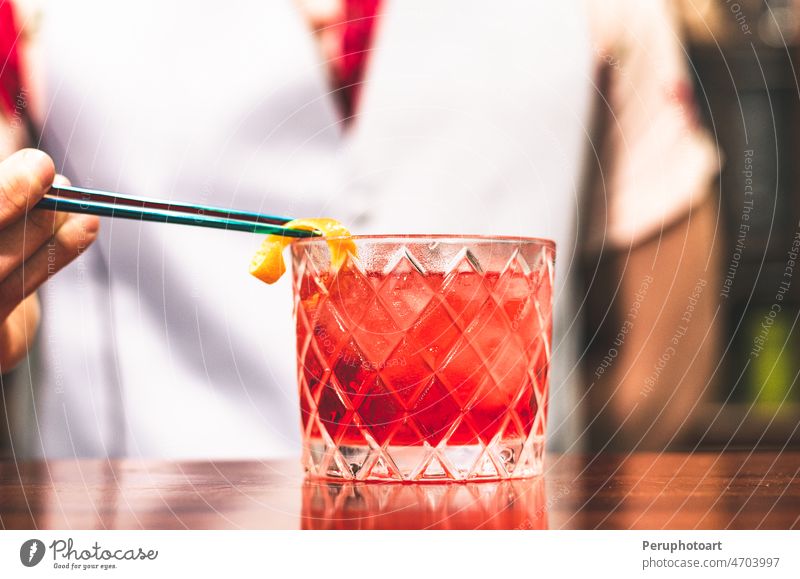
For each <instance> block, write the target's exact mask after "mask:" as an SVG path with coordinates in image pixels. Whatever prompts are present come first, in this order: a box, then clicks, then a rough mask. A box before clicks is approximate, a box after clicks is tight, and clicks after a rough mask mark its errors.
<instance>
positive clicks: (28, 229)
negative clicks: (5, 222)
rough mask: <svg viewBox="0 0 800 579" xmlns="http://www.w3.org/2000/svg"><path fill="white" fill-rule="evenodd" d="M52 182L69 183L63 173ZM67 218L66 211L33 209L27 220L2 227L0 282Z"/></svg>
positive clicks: (53, 233)
mask: <svg viewBox="0 0 800 579" xmlns="http://www.w3.org/2000/svg"><path fill="white" fill-rule="evenodd" d="M53 182H54V183H58V184H65V185H66V184H68V183H69V181H67V179H66V178H64V177H62V176H61V175H57V176H56V178H55V179H54V181H53ZM66 220H67V214H66V213H63V212H60V211H44V210H42V209H34V210H32V211H29V212H28V215H27V217H26V218H25V219H20V220H18V221H15V222H14V223H12V224H11V225H9V226H8V227H6V228H5V229H2V230H0V281H2V280H4V279H5V278H6V276H8V275H9V274H10V273H11V272H12V271H14V270H15V269H17V268H18V267H19V266H20V265H22V263H23V262H24V261H25V260H26V259H28V258H29V257H30V256H31V255H33V253H34V252H35V251H36V250H37V249H39V248H40V247H41V246H42V245H43V244H44V243H45V242H46V241H47V240H49V239H50V238H51V237H53V235H55V233H56V231H58V230H59V228H60V227H61V226H62V225H63V224H64V223H65V222H66Z"/></svg>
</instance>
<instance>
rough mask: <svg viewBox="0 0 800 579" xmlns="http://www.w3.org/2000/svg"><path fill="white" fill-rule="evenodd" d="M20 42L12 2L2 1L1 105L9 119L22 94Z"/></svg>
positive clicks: (0, 36)
mask: <svg viewBox="0 0 800 579" xmlns="http://www.w3.org/2000/svg"><path fill="white" fill-rule="evenodd" d="M18 40H19V30H18V29H17V26H16V24H15V23H14V11H13V9H12V7H11V2H10V1H9V0H0V105H2V109H3V112H5V114H6V115H8V116H9V117H11V116H13V115H14V111H15V108H16V100H17V98H18V97H19V96H20V93H21V92H22V84H21V75H20V65H19V53H18V51H17V42H18Z"/></svg>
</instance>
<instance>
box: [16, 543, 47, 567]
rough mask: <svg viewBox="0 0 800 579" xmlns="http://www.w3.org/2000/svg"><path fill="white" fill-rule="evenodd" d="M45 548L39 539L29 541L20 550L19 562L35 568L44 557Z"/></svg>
mask: <svg viewBox="0 0 800 579" xmlns="http://www.w3.org/2000/svg"><path fill="white" fill-rule="evenodd" d="M44 552H45V547H44V543H42V542H41V541H40V540H39V539H28V540H27V541H25V542H24V543H22V547H20V548H19V560H20V561H22V564H23V565H25V566H26V567H35V566H36V565H38V564H39V563H40V562H41V561H42V558H43V557H44Z"/></svg>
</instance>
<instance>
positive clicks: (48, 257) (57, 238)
mask: <svg viewBox="0 0 800 579" xmlns="http://www.w3.org/2000/svg"><path fill="white" fill-rule="evenodd" d="M99 226H100V221H99V219H97V217H94V216H91V215H70V216H69V218H68V219H67V221H66V222H65V223H64V225H62V226H61V228H60V229H59V230H58V231H57V232H56V234H55V235H54V236H53V237H52V238H51V239H50V241H48V242H47V243H46V244H45V245H43V246H42V247H40V248H39V249H38V250H36V252H35V253H34V254H33V255H32V256H31V257H30V259H28V260H27V261H25V262H24V263H23V264H22V265H21V266H19V267H18V268H17V269H15V270H14V271H13V272H11V274H10V275H8V277H6V279H4V280H3V281H2V282H0V320H3V319H5V318H6V317H7V316H8V315H9V313H11V311H12V310H13V309H14V308H15V307H16V306H17V305H18V304H19V303H20V302H21V301H22V300H23V299H25V298H26V297H27V296H29V295H30V294H31V293H33V292H34V291H35V290H36V288H38V287H39V286H40V285H42V284H43V283H44V282H45V281H47V280H48V279H49V278H50V277H52V276H53V275H54V274H55V273H56V272H58V271H59V270H60V269H61V268H63V267H64V266H65V265H67V264H68V263H69V262H70V261H72V260H73V259H75V258H76V257H78V256H79V255H80V254H81V252H82V251H83V250H84V249H86V248H87V247H88V246H89V244H90V243H91V242H92V241H94V239H95V238H96V237H97V230H98V228H99Z"/></svg>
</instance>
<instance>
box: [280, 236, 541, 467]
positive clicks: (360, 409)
mask: <svg viewBox="0 0 800 579" xmlns="http://www.w3.org/2000/svg"><path fill="white" fill-rule="evenodd" d="M352 239H353V241H354V243H355V247H356V252H355V254H348V255H347V257H346V259H345V260H344V263H337V262H338V261H340V260H336V259H335V260H334V262H332V258H331V253H330V251H329V248H328V247H329V246H328V244H327V242H326V240H323V239H307V240H301V241H298V242H296V243H294V244H293V245H292V264H293V268H292V269H293V271H292V277H293V286H294V314H295V320H296V324H297V361H298V377H299V387H300V406H301V415H302V426H303V440H304V449H303V465H304V467H305V469H306V471H307V473H308V475H309V476H311V477H319V478H331V479H346V480H366V481H420V482H422V481H443V480H444V481H448V480H459V481H465V480H498V479H509V478H523V477H530V476H535V475H538V474H540V473H541V472H542V459H543V452H544V441H545V424H546V417H547V398H548V373H549V366H550V351H551V335H552V295H553V293H552V288H553V267H554V259H555V245H554V243H553V242H552V241H549V240H544V239H534V238H518V237H513V238H512V237H474V236H415V235H409V236H355V237H353V238H352Z"/></svg>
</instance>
